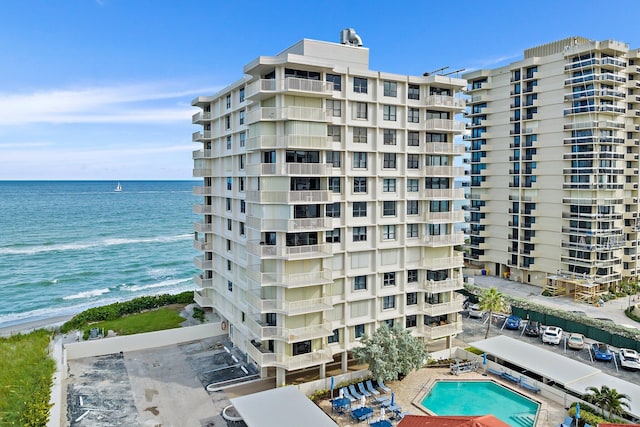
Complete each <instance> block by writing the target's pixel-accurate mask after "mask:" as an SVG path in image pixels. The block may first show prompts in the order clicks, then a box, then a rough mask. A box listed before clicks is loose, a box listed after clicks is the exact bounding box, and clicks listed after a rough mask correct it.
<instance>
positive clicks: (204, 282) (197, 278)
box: [193, 274, 213, 289]
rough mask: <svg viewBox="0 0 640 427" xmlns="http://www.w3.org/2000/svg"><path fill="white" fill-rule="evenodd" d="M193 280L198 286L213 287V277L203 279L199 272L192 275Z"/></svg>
mask: <svg viewBox="0 0 640 427" xmlns="http://www.w3.org/2000/svg"><path fill="white" fill-rule="evenodd" d="M193 282H194V283H195V284H196V285H197V286H198V287H199V288H209V289H212V288H213V279H205V278H204V277H202V275H201V274H196V275H194V276H193Z"/></svg>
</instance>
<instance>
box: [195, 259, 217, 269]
mask: <svg viewBox="0 0 640 427" xmlns="http://www.w3.org/2000/svg"><path fill="white" fill-rule="evenodd" d="M193 264H194V265H195V266H196V268H197V269H198V270H213V260H211V259H208V260H205V259H204V256H197V257H194V258H193Z"/></svg>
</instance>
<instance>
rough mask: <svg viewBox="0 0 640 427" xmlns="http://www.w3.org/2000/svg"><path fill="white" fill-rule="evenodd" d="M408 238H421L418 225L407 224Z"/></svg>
mask: <svg viewBox="0 0 640 427" xmlns="http://www.w3.org/2000/svg"><path fill="white" fill-rule="evenodd" d="M407 237H410V238H413V237H420V236H419V232H418V224H407Z"/></svg>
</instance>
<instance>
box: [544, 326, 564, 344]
mask: <svg viewBox="0 0 640 427" xmlns="http://www.w3.org/2000/svg"><path fill="white" fill-rule="evenodd" d="M561 339H562V328H558V327H557V326H547V327H546V328H545V329H544V332H542V342H543V343H547V344H555V345H559V344H560V340H561Z"/></svg>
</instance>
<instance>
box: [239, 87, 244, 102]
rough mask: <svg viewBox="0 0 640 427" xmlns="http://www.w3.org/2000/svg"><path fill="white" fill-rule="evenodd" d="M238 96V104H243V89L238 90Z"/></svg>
mask: <svg viewBox="0 0 640 427" xmlns="http://www.w3.org/2000/svg"><path fill="white" fill-rule="evenodd" d="M238 96H239V100H240V102H244V88H243V87H241V88H240V91H239V92H238Z"/></svg>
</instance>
